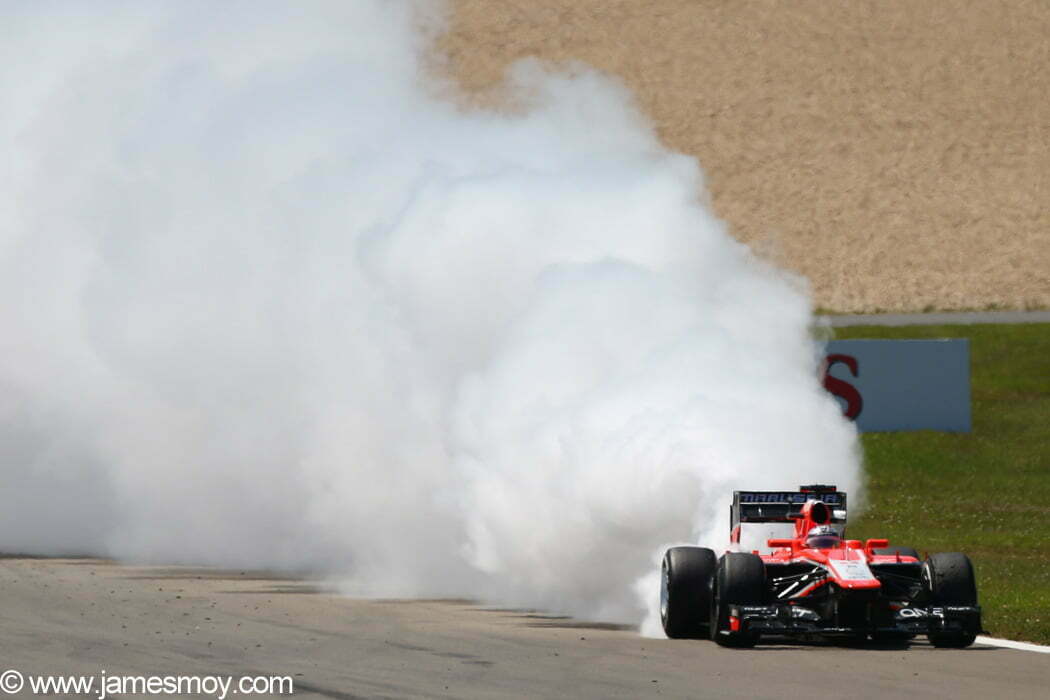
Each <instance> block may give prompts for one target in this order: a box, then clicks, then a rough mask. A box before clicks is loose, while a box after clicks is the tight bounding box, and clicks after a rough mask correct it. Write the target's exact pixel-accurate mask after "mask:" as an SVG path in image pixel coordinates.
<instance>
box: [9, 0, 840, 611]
mask: <svg viewBox="0 0 1050 700" xmlns="http://www.w3.org/2000/svg"><path fill="white" fill-rule="evenodd" d="M4 15H5V17H4V20H5V21H4V23H3V25H2V26H0V37H2V40H3V41H2V43H0V46H2V48H0V52H2V60H0V95H2V98H0V143H2V144H3V150H4V154H3V158H2V159H0V163H2V164H0V265H2V268H0V270H2V276H0V285H2V287H0V343H2V346H0V460H2V461H0V464H2V470H3V472H2V481H0V490H2V493H3V503H4V507H3V509H0V548H2V549H3V550H6V551H9V552H10V551H15V552H35V553H69V552H91V553H99V554H108V555H113V556H118V557H123V558H128V559H134V560H147V561H164V562H171V561H185V562H201V563H215V564H226V565H239V566H246V565H255V566H261V567H286V568H299V569H309V570H313V571H318V572H325V573H329V574H333V575H340V576H343V577H345V578H346V580H348V581H349V583H348V587H349V588H351V589H353V590H363V591H367V592H369V593H375V594H380V595H395V594H396V595H449V594H451V595H469V596H476V597H480V598H484V599H488V600H494V601H500V602H504V603H509V604H515V605H529V606H542V607H545V608H550V609H556V610H561V611H566V612H570V613H575V614H579V615H583V616H590V617H602V618H605V619H614V620H625V621H639V620H640V619H641V618H642V616H643V614H644V612H645V610H644V608H645V607H646V606H647V605H648V601H640V600H639V599H638V597H637V596H636V595H635V591H634V584H635V582H636V581H637V580H638V579H639V578H640V577H643V576H645V575H647V574H649V573H650V572H651V571H652V567H653V557H654V555H655V554H656V553H657V552H658V551H659V550H660V548H661V547H662V546H663V545H665V544H667V543H673V542H679V541H689V540H695V539H696V538H698V537H704V538H707V539H708V540H711V541H715V542H716V543H717V544H724V542H725V540H726V534H727V533H726V532H725V531H726V522H725V521H726V517H725V515H726V514H725V505H726V503H727V502H728V501H727V499H728V492H729V491H730V490H731V489H733V488H741V487H770V488H789V487H793V486H795V485H797V484H798V483H799V481H800V480H802V481H806V480H812V481H818V480H824V481H835V482H838V483H840V484H841V485H843V486H845V487H851V486H855V485H856V484H857V480H858V479H857V477H858V459H857V456H856V454H855V436H854V432H853V429H852V428H851V427H850V426H849V425H848V424H847V423H846V422H845V421H843V420H842V419H841V417H840V415H839V409H838V407H837V405H836V404H835V402H834V401H833V400H832V399H831V398H829V397H828V396H827V395H826V394H824V392H823V391H822V389H821V387H820V386H819V383H818V381H817V379H816V365H817V352H816V350H815V348H814V345H813V342H812V340H811V338H810V335H809V331H808V326H809V324H810V321H811V318H810V310H809V303H808V300H807V297H806V295H805V291H804V289H803V288H802V286H801V285H800V283H799V282H798V281H797V280H793V279H791V278H789V277H788V276H786V275H784V274H781V273H779V272H777V271H776V270H774V269H772V268H771V267H770V266H769V265H767V264H765V263H763V262H761V261H759V260H757V259H755V258H754V257H753V256H752V255H751V254H750V253H749V251H748V250H747V249H746V248H745V247H743V246H742V245H740V244H738V243H736V242H734V241H733V240H732V239H731V238H730V237H729V235H727V233H726V229H725V225H724V224H723V223H721V222H720V221H718V220H717V219H715V218H714V217H713V216H712V214H711V213H710V212H709V211H708V210H707V209H706V208H705V207H704V205H703V202H702V201H701V199H699V197H700V194H701V193H702V190H703V182H702V179H701V173H700V171H699V168H698V166H697V164H696V163H695V162H694V161H693V160H692V159H690V158H688V157H685V156H682V155H678V154H674V153H669V152H667V151H666V150H665V149H664V148H663V147H662V146H661V145H660V143H659V142H658V141H657V139H656V137H655V136H654V133H653V129H652V127H651V126H650V125H649V124H648V123H647V122H646V121H645V119H644V118H643V117H642V116H641V115H640V114H639V113H638V111H637V110H636V108H635V107H634V106H633V105H632V102H631V98H630V96H629V95H628V94H626V92H625V91H624V89H623V88H621V87H620V86H619V85H618V84H617V83H616V82H615V81H614V80H611V79H609V78H607V77H604V76H601V75H598V74H596V73H594V72H592V71H589V70H587V69H585V68H581V67H574V68H571V69H569V70H568V71H567V72H550V71H549V70H547V69H544V68H542V67H540V66H539V65H538V64H534V63H529V62H526V63H523V64H520V65H518V66H516V67H515V69H514V70H513V72H512V74H511V75H510V77H509V78H508V86H507V94H508V95H509V99H510V101H511V103H512V106H511V107H508V108H507V109H505V110H504V111H491V110H483V109H467V108H465V107H463V106H456V105H454V104H452V103H450V102H448V101H446V100H444V99H442V98H441V97H439V95H447V94H449V93H450V92H451V91H452V88H450V86H449V85H446V84H442V83H441V81H440V79H439V78H437V77H436V75H437V72H438V71H439V67H435V63H434V62H433V60H432V57H431V56H430V53H429V52H430V41H431V39H432V38H433V36H434V35H435V33H437V32H439V31H440V30H441V22H442V15H441V8H440V7H431V6H422V5H418V4H410V3H406V2H395V1H393V0H355V1H354V2H341V1H338V2H321V1H314V2H297V3H290V2H283V1H282V2H261V1H258V0H244V1H242V2H223V3H213V2H194V1H191V0H178V1H177V2H176V1H174V0H172V1H171V2H146V1H142V2H135V3H129V2H113V3H108V4H107V3H103V2H93V3H77V2H68V3H66V2H35V3H14V2H11V3H4ZM653 594H654V595H655V590H653Z"/></svg>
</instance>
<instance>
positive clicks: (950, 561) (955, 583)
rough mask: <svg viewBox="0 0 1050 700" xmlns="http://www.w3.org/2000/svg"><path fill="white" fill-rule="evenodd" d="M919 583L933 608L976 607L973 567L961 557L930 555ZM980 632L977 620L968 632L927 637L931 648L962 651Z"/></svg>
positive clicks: (962, 631)
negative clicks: (935, 606) (947, 606)
mask: <svg viewBox="0 0 1050 700" xmlns="http://www.w3.org/2000/svg"><path fill="white" fill-rule="evenodd" d="M922 582H923V585H924V586H926V589H927V590H928V591H929V593H930V600H931V601H932V602H933V604H934V605H959V606H968V607H969V606H976V605H977V583H976V581H975V580H974V575H973V564H971V563H970V558H969V557H967V556H966V555H965V554H960V553H959V552H946V553H943V554H931V555H930V556H929V558H927V559H926V561H925V563H923V565H922ZM980 628H981V623H980V620H979V619H978V620H977V621H976V622H975V623H974V624H972V625H971V626H970V628H968V629H963V630H943V631H938V632H931V633H930V634H929V635H928V636H929V638H930V643H931V644H933V646H935V647H944V648H948V649H962V648H963V647H968V646H970V645H971V644H973V642H974V639H976V638H977V632H978V630H979V629H980Z"/></svg>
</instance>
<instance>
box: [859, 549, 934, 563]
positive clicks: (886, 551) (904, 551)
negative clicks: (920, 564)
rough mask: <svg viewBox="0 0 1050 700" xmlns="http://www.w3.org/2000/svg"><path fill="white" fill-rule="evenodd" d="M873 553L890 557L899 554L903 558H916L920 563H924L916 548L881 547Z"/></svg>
mask: <svg viewBox="0 0 1050 700" xmlns="http://www.w3.org/2000/svg"><path fill="white" fill-rule="evenodd" d="M871 551H873V552H874V553H875V554H888V555H889V556H893V555H895V554H899V555H901V556H902V557H915V558H916V559H918V560H919V561H922V557H920V556H919V553H918V552H917V551H915V548H914V547H880V548H878V549H873V550H871Z"/></svg>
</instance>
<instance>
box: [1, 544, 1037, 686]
mask: <svg viewBox="0 0 1050 700" xmlns="http://www.w3.org/2000/svg"><path fill="white" fill-rule="evenodd" d="M0 591H2V593H0V601H2V605H0V615H2V625H3V627H2V629H3V634H2V635H0V666H2V667H3V668H2V669H0V670H6V669H8V668H10V669H17V670H18V671H20V672H21V673H23V674H30V673H32V674H51V675H56V674H61V675H72V674H96V675H97V674H99V673H100V672H101V671H102V670H103V669H104V670H105V671H106V673H107V674H108V675H109V676H114V675H155V676H162V675H193V674H209V675H230V676H234V677H241V676H258V675H274V676H291V677H292V679H293V680H294V682H295V697H300V698H415V697H441V698H565V697H571V698H642V697H671V698H688V697H711V698H776V699H777V700H784V699H785V698H807V700H811V699H812V698H824V697H827V698H832V697H834V698H842V697H862V698H870V697H904V696H907V697H909V698H953V699H956V700H963V699H966V698H989V697H1011V698H1036V697H1038V698H1045V697H1047V687H1048V685H1050V655H1046V654H1037V653H1031V652H1026V651H1018V650H1012V649H1003V648H997V647H991V646H983V645H977V646H975V647H973V648H971V649H966V650H939V649H933V648H931V647H930V646H929V645H927V644H926V643H925V641H920V642H918V643H915V644H912V645H911V646H910V647H909V648H899V647H898V648H848V647H838V646H828V645H817V644H808V645H807V644H786V643H781V644H770V645H760V646H759V647H758V648H756V649H754V650H729V649H722V648H719V647H717V646H716V645H714V644H713V643H711V642H708V641H701V640H678V641H671V640H664V639H646V638H643V637H640V636H639V635H638V634H637V633H636V632H635V631H634V630H632V629H625V628H622V627H618V626H616V625H607V624H594V623H586V622H579V621H576V620H572V619H568V618H563V617H558V616H554V615H549V614H545V613H542V612H535V611H520V610H519V611H515V610H506V609H500V608H496V607H491V606H485V605H480V604H477V603H473V602H470V601H467V600H362V599H356V598H349V597H343V596H339V595H336V594H334V593H333V592H331V591H328V590H326V589H325V587H324V586H323V585H319V584H318V583H317V582H311V581H309V580H304V579H296V578H290V577H282V576H279V575H274V574H267V573H260V572H254V571H247V570H244V571H240V570H232V571H227V570H218V569H211V568H192V567H141V566H139V567H136V566H125V565H120V564H117V563H114V562H110V561H105V560H98V559H33V558H18V557H7V558H4V559H0ZM20 697H32V696H31V695H30V694H29V693H26V692H25V691H23V693H22V694H20ZM71 697H75V696H71ZM81 697H87V696H81ZM198 697H200V696H198Z"/></svg>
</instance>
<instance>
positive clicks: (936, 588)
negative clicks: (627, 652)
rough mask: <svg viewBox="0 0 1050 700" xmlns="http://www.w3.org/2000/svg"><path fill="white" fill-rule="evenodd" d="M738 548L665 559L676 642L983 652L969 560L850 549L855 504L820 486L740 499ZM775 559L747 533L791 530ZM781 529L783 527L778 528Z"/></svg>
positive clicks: (734, 523)
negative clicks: (782, 639) (774, 640)
mask: <svg viewBox="0 0 1050 700" xmlns="http://www.w3.org/2000/svg"><path fill="white" fill-rule="evenodd" d="M729 520H730V522H729V525H730V548H729V550H728V551H726V552H725V553H724V554H723V555H722V556H721V557H716V555H715V552H714V551H713V550H711V549H709V548H706V547H672V548H671V549H669V550H667V553H666V554H665V555H664V559H663V566H662V572H661V574H662V575H661V577H660V578H661V584H660V619H661V621H662V622H663V628H664V632H666V634H667V636H668V637H670V638H672V639H678V638H696V637H702V636H709V637H710V638H711V639H712V640H714V641H715V642H717V643H718V644H720V645H722V646H727V647H751V646H754V645H755V643H756V642H758V640H759V638H760V637H761V636H763V635H777V636H789V637H801V638H814V637H838V638H846V639H849V640H851V641H855V642H856V641H866V640H868V639H873V640H884V641H899V642H902V643H907V640H910V639H911V638H913V637H915V636H916V635H926V636H927V637H928V638H929V640H930V642H931V643H932V644H933V645H934V646H936V647H948V648H962V647H967V646H969V645H971V644H973V641H974V638H975V637H976V636H977V634H978V633H979V632H980V630H981V609H980V607H979V606H978V604H977V585H976V583H975V581H974V574H973V565H972V564H971V563H970V560H969V558H968V557H967V556H966V555H965V554H960V553H957V552H953V553H944V554H932V555H930V556H928V557H927V558H926V559H925V561H923V560H922V559H920V557H919V554H918V552H917V551H915V549H913V548H911V547H890V546H889V541H888V540H885V539H869V540H867V541H866V542H862V541H860V540H849V539H845V528H846V494H845V493H843V492H841V491H839V490H838V489H837V488H836V487H834V486H827V485H823V484H813V485H809V486H800V487H799V490H798V491H797V492H796V491H787V492H784V491H736V492H734V493H733V504H732V506H731V507H730V515H729ZM792 523H793V526H794V535H793V536H792V537H786V538H776V537H774V538H767V539H766V542H765V543H764V544H765V547H764V549H766V550H767V551H766V552H765V553H760V552H759V550H758V549H754V550H753V551H750V552H748V551H741V550H745V549H748V548H749V547H744V546H743V544H742V538H743V537H744V536H745V535H746V534H747V530H745V529H744V528H748V529H752V528H753V527H754V526H756V525H761V524H766V525H765V527H766V528H769V527H781V528H783V527H785V526H786V525H790V524H792ZM776 524H779V525H776Z"/></svg>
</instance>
